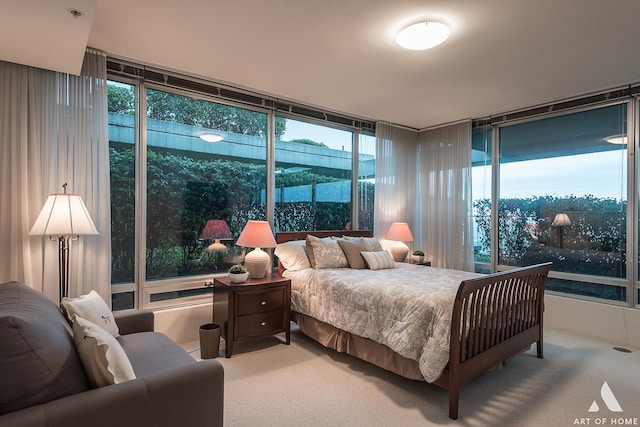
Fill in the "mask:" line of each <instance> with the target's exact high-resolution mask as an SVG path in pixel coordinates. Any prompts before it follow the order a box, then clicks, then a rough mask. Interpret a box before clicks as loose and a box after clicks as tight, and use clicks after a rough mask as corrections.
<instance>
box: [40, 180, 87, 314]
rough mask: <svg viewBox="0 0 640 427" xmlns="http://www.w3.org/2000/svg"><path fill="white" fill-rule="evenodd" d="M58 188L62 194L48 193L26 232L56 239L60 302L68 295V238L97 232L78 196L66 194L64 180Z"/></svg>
mask: <svg viewBox="0 0 640 427" xmlns="http://www.w3.org/2000/svg"><path fill="white" fill-rule="evenodd" d="M62 187H63V188H64V193H63V194H51V195H49V197H48V198H47V200H46V202H45V203H44V206H43V207H42V210H41V211H40V214H39V215H38V218H36V221H35V223H34V224H33V227H31V231H30V232H29V235H30V236H49V238H50V239H51V240H58V279H59V285H60V301H62V298H64V297H66V296H68V295H69V239H73V240H75V239H77V238H78V236H97V235H99V234H100V233H98V230H97V229H96V226H95V224H94V223H93V220H92V219H91V215H89V211H88V210H87V207H86V206H85V204H84V202H83V201H82V197H80V196H79V195H77V194H67V184H66V183H65V184H64V185H63V186H62Z"/></svg>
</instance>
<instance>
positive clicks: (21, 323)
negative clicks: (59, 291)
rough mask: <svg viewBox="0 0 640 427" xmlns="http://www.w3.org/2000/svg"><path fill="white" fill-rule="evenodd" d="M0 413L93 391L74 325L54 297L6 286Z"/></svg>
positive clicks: (2, 289) (2, 291) (0, 315)
mask: <svg viewBox="0 0 640 427" xmlns="http://www.w3.org/2000/svg"><path fill="white" fill-rule="evenodd" d="M0 343H2V351H0V378H2V380H1V381H2V387H0V414H4V413H7V412H12V411H16V410H18V409H22V408H26V407H29V406H33V405H36V404H40V403H45V402H49V401H51V400H55V399H59V398H61V397H64V396H69V395H72V394H76V393H80V392H82V391H85V390H88V389H89V383H88V381H87V376H86V374H85V372H84V368H83V366H82V363H81V362H80V358H79V357H78V353H77V352H76V348H75V345H74V343H73V334H72V331H71V327H70V326H69V323H68V322H67V320H66V319H65V317H64V316H63V315H62V313H61V312H60V309H59V308H58V306H56V305H55V304H54V303H53V302H52V301H51V300H49V299H48V298H47V297H45V296H44V295H43V294H41V293H40V292H37V291H35V290H34V289H31V288H29V287H28V286H26V285H24V284H21V283H19V282H8V283H4V284H0Z"/></svg>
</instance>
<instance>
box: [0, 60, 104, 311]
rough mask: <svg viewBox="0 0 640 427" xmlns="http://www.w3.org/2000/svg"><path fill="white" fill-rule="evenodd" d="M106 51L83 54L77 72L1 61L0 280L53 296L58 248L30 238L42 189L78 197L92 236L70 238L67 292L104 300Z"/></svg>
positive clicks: (44, 194) (45, 240)
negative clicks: (94, 231)
mask: <svg viewBox="0 0 640 427" xmlns="http://www.w3.org/2000/svg"><path fill="white" fill-rule="evenodd" d="M106 78H107V74H106V56H105V55H104V54H102V53H100V52H96V51H89V50H88V51H87V53H86V55H85V59H84V64H83V68H82V72H81V75H80V76H74V75H68V74H63V73H57V72H53V71H47V70H41V69H36V68H32V67H26V66H21V65H17V64H12V63H7V62H1V61H0V102H1V104H0V106H1V109H0V154H1V155H0V162H1V163H0V165H1V168H0V178H1V179H0V189H1V192H0V205H2V209H0V235H1V236H3V238H2V239H0V253H2V254H3V256H1V257H0V282H5V281H8V280H19V281H22V282H24V283H25V284H27V285H29V286H32V287H33V288H35V289H38V290H40V291H42V292H43V293H45V295H47V296H48V297H49V298H51V299H52V300H54V301H57V300H58V291H57V290H58V246H57V243H56V242H51V241H49V239H48V238H44V237H29V235H28V234H29V230H30V229H31V226H32V225H33V222H34V221H35V219H36V217H37V215H38V213H39V212H40V209H41V208H42V206H43V204H44V201H45V200H46V198H47V196H48V194H51V193H61V192H62V184H64V183H65V182H67V183H68V184H69V185H68V192H69V193H73V194H79V195H80V196H82V198H83V200H84V202H85V204H86V206H87V209H88V211H89V214H90V215H91V217H92V219H93V221H94V223H95V225H96V227H97V229H98V232H99V233H100V235H99V236H85V237H80V239H78V240H75V241H72V242H71V249H70V265H71V271H70V277H69V295H70V296H77V295H81V294H85V293H88V292H89V291H90V290H91V289H95V290H96V291H98V292H99V293H100V294H101V295H102V297H103V298H104V299H105V300H106V301H107V302H110V301H111V287H110V286H111V285H110V282H111V225H110V221H111V215H110V208H111V206H110V205H111V203H110V197H109V194H110V192H109V140H108V123H107V120H108V115H107V89H106V84H107V80H106Z"/></svg>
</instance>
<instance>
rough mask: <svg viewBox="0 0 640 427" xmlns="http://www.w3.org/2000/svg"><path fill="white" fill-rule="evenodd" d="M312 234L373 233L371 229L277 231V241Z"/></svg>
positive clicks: (353, 234)
mask: <svg viewBox="0 0 640 427" xmlns="http://www.w3.org/2000/svg"><path fill="white" fill-rule="evenodd" d="M308 234H311V235H312V236H316V237H330V236H337V237H340V236H352V237H372V236H373V233H371V231H369V230H353V231H350V230H322V231H281V232H279V233H276V243H284V242H289V241H291V240H304V239H306V238H307V235H308Z"/></svg>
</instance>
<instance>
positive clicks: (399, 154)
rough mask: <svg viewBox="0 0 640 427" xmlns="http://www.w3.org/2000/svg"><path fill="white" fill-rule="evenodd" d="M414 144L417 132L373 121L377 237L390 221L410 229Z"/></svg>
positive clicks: (413, 212) (413, 208)
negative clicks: (405, 225)
mask: <svg viewBox="0 0 640 427" xmlns="http://www.w3.org/2000/svg"><path fill="white" fill-rule="evenodd" d="M417 144H418V132H416V131H413V130H410V129H405V128H401V127H398V126H394V125H392V124H390V123H385V122H378V123H376V187H375V211H374V230H375V235H376V237H378V238H381V239H383V238H384V236H385V234H386V233H387V230H389V226H390V225H391V223H393V222H406V223H408V224H409V227H410V228H411V230H412V231H413V230H414V226H413V224H414V221H415V218H416V157H417V156H416V150H417ZM414 238H415V236H414ZM383 243H384V242H383ZM405 243H407V244H408V245H409V246H411V242H405Z"/></svg>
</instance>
